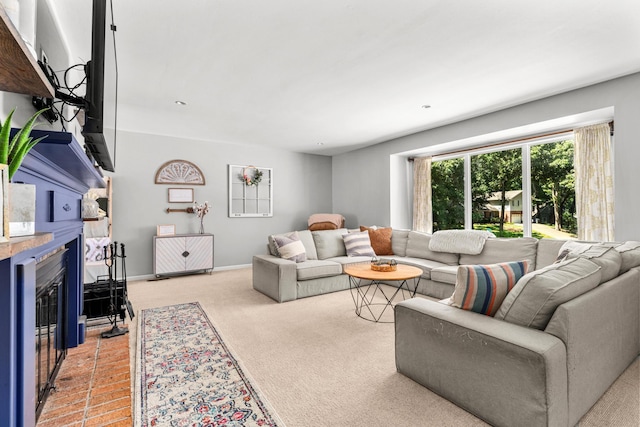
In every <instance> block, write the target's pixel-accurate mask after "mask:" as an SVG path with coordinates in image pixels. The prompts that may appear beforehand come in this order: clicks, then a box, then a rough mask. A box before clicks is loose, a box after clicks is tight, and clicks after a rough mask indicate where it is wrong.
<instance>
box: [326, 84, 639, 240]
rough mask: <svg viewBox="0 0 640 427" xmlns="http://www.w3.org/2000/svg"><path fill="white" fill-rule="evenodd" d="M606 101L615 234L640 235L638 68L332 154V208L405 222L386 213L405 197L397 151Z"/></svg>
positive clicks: (355, 217)
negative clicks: (611, 130)
mask: <svg viewBox="0 0 640 427" xmlns="http://www.w3.org/2000/svg"><path fill="white" fill-rule="evenodd" d="M608 107H613V110H614V120H615V141H614V156H615V193H616V194H615V203H616V218H615V227H616V240H632V239H633V240H640V221H638V220H637V218H636V217H637V213H638V212H640V197H639V196H638V192H637V185H638V182H640V168H639V167H638V164H639V163H638V162H639V161H640V73H638V74H633V75H630V76H626V77H622V78H619V79H615V80H610V81H608V82H604V83H600V84H597V85H593V86H589V87H586V88H583V89H578V90H574V91H571V92H567V93H564V94H560V95H556V96H553V97H549V98H545V99H541V100H538V101H534V102H530V103H527V104H523V105H519V106H516V107H512V108H508V109H505V110H502V111H498V112H495V113H491V114H487V115H484V116H480V117H477V118H474V119H470V120H465V121H462V122H459V123H454V124H451V125H448V126H443V127H440V128H436V129H431V130H428V131H424V132H420V133H416V134H413V135H410V136H406V137H403V138H398V139H395V140H392V141H388V142H385V143H382V144H378V145H376V146H374V147H369V148H364V149H361V150H357V151H353V152H350V153H346V154H343V155H339V156H334V158H333V209H334V212H340V213H342V214H343V215H345V216H346V217H347V218H349V219H350V220H351V221H352V222H355V223H356V224H362V225H370V224H377V225H393V226H402V227H406V226H407V223H408V221H407V219H406V218H401V219H398V218H396V215H394V214H393V213H392V211H393V206H395V205H398V204H401V205H402V206H403V209H404V207H405V206H406V205H407V198H408V197H409V196H408V194H407V189H406V187H403V185H402V184H403V183H406V182H407V179H406V169H405V168H402V167H401V163H399V161H398V157H400V156H398V155H397V154H398V153H404V152H407V151H411V150H417V149H421V148H424V147H429V146H433V145H437V144H444V143H447V142H451V141H459V140H463V139H466V138H472V137H476V136H479V135H485V134H491V133H494V132H499V131H503V130H506V129H512V128H518V127H521V126H527V125H530V124H533V123H539V122H545V121H549V120H554V119H557V118H560V117H566V116H572V115H576V114H580V113H584V112H588V111H594V110H600V109H607V108H608ZM609 110H610V108H609ZM392 171H393V173H392ZM392 183H393V184H392ZM390 200H393V201H394V203H393V206H392V204H391V202H390Z"/></svg>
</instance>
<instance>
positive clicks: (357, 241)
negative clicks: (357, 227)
mask: <svg viewBox="0 0 640 427" xmlns="http://www.w3.org/2000/svg"><path fill="white" fill-rule="evenodd" d="M342 240H343V241H344V247H345V249H346V251H347V256H350V257H353V256H369V257H374V256H376V253H375V252H374V251H373V248H372V247H371V240H369V233H368V232H366V231H358V232H354V233H347V234H345V235H343V236H342Z"/></svg>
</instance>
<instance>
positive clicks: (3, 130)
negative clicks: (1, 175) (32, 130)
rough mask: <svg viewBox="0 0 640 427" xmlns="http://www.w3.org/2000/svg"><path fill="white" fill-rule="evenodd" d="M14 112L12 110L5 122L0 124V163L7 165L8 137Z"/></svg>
mask: <svg viewBox="0 0 640 427" xmlns="http://www.w3.org/2000/svg"><path fill="white" fill-rule="evenodd" d="M15 111H16V109H15V108H14V109H13V110H11V112H10V113H9V116H8V117H7V120H6V121H5V122H4V124H2V123H1V122H0V163H2V164H5V165H6V164H9V137H10V135H11V117H13V113H14V112H15Z"/></svg>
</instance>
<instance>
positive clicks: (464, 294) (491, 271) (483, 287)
mask: <svg viewBox="0 0 640 427" xmlns="http://www.w3.org/2000/svg"><path fill="white" fill-rule="evenodd" d="M528 269H529V263H528V262H527V261H517V262H505V263H500V264H488V265H461V266H459V267H458V275H457V277H456V287H455V290H454V291H453V295H452V296H451V305H452V306H454V307H458V308H462V309H463V310H470V311H475V312H476V313H480V314H486V315H487V316H493V315H494V314H496V312H497V311H498V308H500V305H501V304H502V301H503V300H504V299H505V297H506V296H507V294H508V293H509V291H510V290H511V289H513V287H514V286H515V284H516V282H517V281H518V280H520V278H521V277H522V276H524V275H525V274H527V270H528Z"/></svg>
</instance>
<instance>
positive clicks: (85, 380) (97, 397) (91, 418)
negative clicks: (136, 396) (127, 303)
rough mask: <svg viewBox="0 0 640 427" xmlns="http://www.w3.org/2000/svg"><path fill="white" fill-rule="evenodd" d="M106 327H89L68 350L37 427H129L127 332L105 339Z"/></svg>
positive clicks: (130, 419)
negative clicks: (82, 342) (103, 335)
mask: <svg viewBox="0 0 640 427" xmlns="http://www.w3.org/2000/svg"><path fill="white" fill-rule="evenodd" d="M119 326H121V325H119ZM105 330H109V326H108V325H107V326H103V327H94V328H90V329H88V330H87V333H86V338H85V343H84V344H82V345H80V346H79V347H76V348H71V349H69V350H68V352H67V357H66V358H65V360H64V361H63V362H62V366H61V368H60V372H58V377H57V378H56V381H55V385H56V390H54V391H52V392H51V394H50V395H49V398H48V399H47V401H46V402H45V406H44V409H43V410H42V413H41V414H40V418H39V419H38V423H37V424H36V427H93V426H101V427H102V426H105V427H106V426H109V427H131V426H132V424H133V421H132V418H131V413H132V411H131V374H130V367H129V364H130V362H129V334H125V335H121V336H118V337H114V338H108V339H107V338H102V337H101V336H100V334H101V333H102V332H103V331H105Z"/></svg>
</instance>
